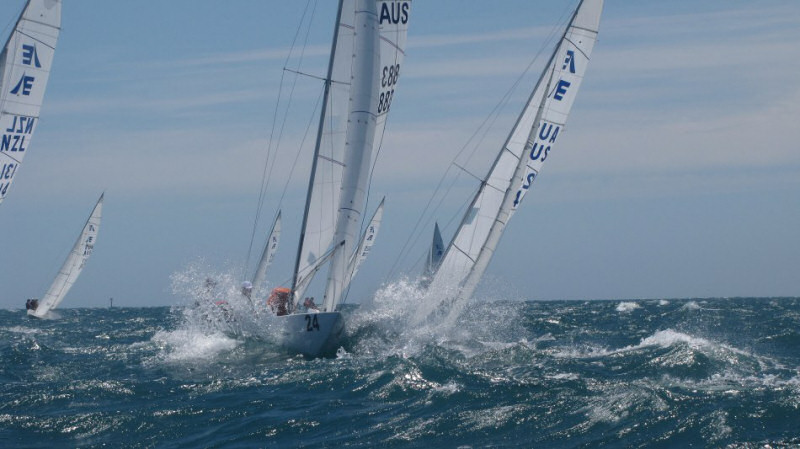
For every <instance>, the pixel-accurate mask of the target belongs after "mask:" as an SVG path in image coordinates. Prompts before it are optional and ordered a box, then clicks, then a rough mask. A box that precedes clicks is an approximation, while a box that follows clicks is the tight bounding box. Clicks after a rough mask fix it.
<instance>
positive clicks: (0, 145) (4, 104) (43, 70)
mask: <svg viewBox="0 0 800 449" xmlns="http://www.w3.org/2000/svg"><path fill="white" fill-rule="evenodd" d="M60 29H61V1H60V0H28V3H27V4H26V5H25V9H23V10H22V14H20V16H19V19H17V23H16V26H15V27H14V30H13V31H12V32H11V35H10V36H9V37H8V40H7V41H6V45H5V47H3V51H2V53H0V132H2V133H3V135H2V140H0V203H2V202H3V199H5V197H6V194H8V188H9V187H10V186H11V183H12V182H13V181H14V176H15V175H16V174H17V171H18V170H19V166H20V165H21V164H22V159H23V158H24V157H25V155H26V154H27V153H28V148H29V147H30V143H31V138H32V137H33V133H34V131H35V130H36V125H37V124H38V122H39V110H40V109H41V108H42V101H43V100H44V91H45V88H46V87H47V79H48V77H49V76H50V66H51V64H52V62H53V54H54V52H55V48H56V42H57V41H58V33H59V31H60Z"/></svg>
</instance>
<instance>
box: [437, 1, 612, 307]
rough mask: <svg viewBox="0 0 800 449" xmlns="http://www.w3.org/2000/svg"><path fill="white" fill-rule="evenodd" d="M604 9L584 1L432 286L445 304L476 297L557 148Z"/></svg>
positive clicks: (455, 238)
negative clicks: (512, 223) (510, 224)
mask: <svg viewBox="0 0 800 449" xmlns="http://www.w3.org/2000/svg"><path fill="white" fill-rule="evenodd" d="M602 9H603V0H583V1H581V3H580V5H579V6H578V8H577V9H576V11H575V13H574V14H573V16H572V19H571V20H570V23H569V25H568V27H567V29H566V31H565V32H564V35H563V36H562V38H561V39H560V41H559V42H558V43H557V45H556V48H555V50H554V51H553V54H552V56H551V57H550V60H549V62H548V64H547V65H546V66H545V70H544V72H543V73H542V76H541V77H540V78H539V81H538V82H537V84H536V87H535V88H534V90H533V92H532V93H531V96H530V97H529V99H528V102H527V104H526V106H525V108H524V109H523V111H522V113H521V114H520V116H519V118H518V119H517V122H516V124H515V126H514V128H513V130H512V131H511V133H510V135H509V137H508V139H507V140H506V142H505V144H504V145H503V148H502V149H501V151H500V153H499V154H498V155H497V158H496V159H495V161H494V164H493V165H492V168H491V169H490V171H489V174H488V175H487V176H486V178H484V180H483V183H482V184H481V187H480V189H479V190H478V193H477V194H476V196H475V198H474V199H473V201H472V203H471V205H470V207H469V208H468V209H467V212H466V214H465V215H464V218H463V219H462V221H461V224H460V226H459V228H458V230H457V232H456V234H455V236H454V237H453V240H452V242H451V243H450V245H449V246H448V248H447V251H446V253H445V256H444V259H443V260H442V263H441V265H440V267H439V269H438V271H437V272H436V275H435V276H434V278H433V281H432V282H431V286H430V291H431V293H433V294H440V295H441V294H442V293H443V292H446V293H445V294H444V295H441V296H444V297H443V298H442V300H446V299H448V298H449V299H453V298H454V297H458V298H468V297H469V296H471V295H472V292H473V291H474V289H475V287H476V286H477V284H478V281H479V280H480V278H481V276H482V275H483V272H484V271H485V269H486V266H487V265H488V263H489V260H490V259H491V257H492V255H493V253H494V250H495V248H496V247H497V243H498V241H499V239H500V237H501V236H502V233H503V230H504V229H505V227H506V225H507V224H508V220H509V219H510V218H511V216H512V215H513V214H514V212H515V211H516V209H517V207H519V204H520V203H521V201H522V199H523V197H524V195H525V193H526V192H527V191H528V190H529V189H530V188H531V186H532V184H533V182H534V180H535V179H536V177H537V176H538V174H539V171H540V170H541V167H542V164H543V163H544V161H545V159H546V158H547V157H548V155H549V154H550V152H551V151H552V150H553V148H554V147H555V143H556V139H557V138H558V136H559V134H560V133H562V132H563V130H562V129H563V127H564V124H565V123H566V120H567V115H568V114H569V111H570V108H571V107H572V104H573V102H574V101H575V95H576V94H577V92H578V88H579V87H580V84H581V81H582V80H583V76H584V74H585V72H586V67H587V65H588V62H589V59H590V55H591V53H592V48H593V47H594V44H595V41H596V39H597V31H598V26H599V23H600V14H601V12H602ZM454 289H455V291H454Z"/></svg>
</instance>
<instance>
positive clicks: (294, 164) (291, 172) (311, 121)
mask: <svg viewBox="0 0 800 449" xmlns="http://www.w3.org/2000/svg"><path fill="white" fill-rule="evenodd" d="M323 95H325V91H324V89H323V90H322V91H321V92H320V94H319V97H317V103H316V104H315V105H314V110H313V111H311V118H310V119H309V121H308V126H306V132H305V133H304V134H303V140H301V141H300V145H299V146H298V150H297V155H296V156H295V158H294V162H292V168H291V169H290V170H289V176H287V178H286V183H285V184H284V185H283V191H282V192H281V196H280V199H279V200H278V204H279V205H280V204H283V199H284V198H285V197H286V192H287V190H288V189H289V181H291V179H292V175H294V170H295V168H296V167H297V162H298V161H299V160H300V155H301V154H303V145H305V142H306V138H308V134H309V132H310V131H311V128H312V127H313V126H314V119H315V118H316V116H317V109H318V108H319V104H320V102H321V101H322V97H323ZM278 209H280V207H279V208H278Z"/></svg>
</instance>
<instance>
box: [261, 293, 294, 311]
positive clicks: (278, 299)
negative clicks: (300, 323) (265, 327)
mask: <svg viewBox="0 0 800 449" xmlns="http://www.w3.org/2000/svg"><path fill="white" fill-rule="evenodd" d="M290 293H291V292H290V291H289V289H288V288H285V287H276V288H274V289H272V293H270V295H269V299H267V307H269V308H270V309H271V310H272V312H273V313H275V315H278V316H283V315H288V314H289V294H290Z"/></svg>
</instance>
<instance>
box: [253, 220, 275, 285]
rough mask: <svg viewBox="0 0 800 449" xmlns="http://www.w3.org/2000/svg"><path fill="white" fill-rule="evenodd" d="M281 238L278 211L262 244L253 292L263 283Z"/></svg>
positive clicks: (254, 277)
mask: <svg viewBox="0 0 800 449" xmlns="http://www.w3.org/2000/svg"><path fill="white" fill-rule="evenodd" d="M280 238H281V211H278V216H277V217H275V222H274V223H272V229H270V231H269V235H267V242H266V243H265V244H264V251H263V252H262V253H261V260H259V262H258V266H257V267H256V274H255V275H254V276H253V281H252V287H251V288H252V289H253V291H254V292H258V291H260V290H261V287H263V285H264V280H265V279H266V278H267V268H269V266H270V265H272V261H273V260H274V259H275V252H276V251H278V242H279V241H280Z"/></svg>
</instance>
